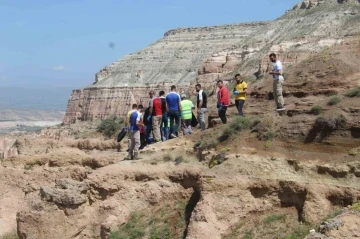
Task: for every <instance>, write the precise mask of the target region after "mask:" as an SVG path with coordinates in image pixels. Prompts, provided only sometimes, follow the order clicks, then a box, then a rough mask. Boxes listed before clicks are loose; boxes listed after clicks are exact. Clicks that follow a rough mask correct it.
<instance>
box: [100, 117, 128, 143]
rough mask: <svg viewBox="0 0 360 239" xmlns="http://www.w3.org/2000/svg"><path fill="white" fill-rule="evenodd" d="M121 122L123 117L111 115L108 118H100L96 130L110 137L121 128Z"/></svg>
mask: <svg viewBox="0 0 360 239" xmlns="http://www.w3.org/2000/svg"><path fill="white" fill-rule="evenodd" d="M123 123H124V119H123V118H118V117H116V116H115V115H113V116H110V117H109V118H108V119H105V120H102V121H101V123H100V124H99V125H98V127H97V131H98V132H100V133H102V134H103V135H105V136H107V137H109V138H110V137H112V136H114V134H115V133H116V132H117V131H118V130H119V129H120V128H121V126H122V124H123Z"/></svg>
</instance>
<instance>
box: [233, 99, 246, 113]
mask: <svg viewBox="0 0 360 239" xmlns="http://www.w3.org/2000/svg"><path fill="white" fill-rule="evenodd" d="M244 104H245V100H235V105H236V108H237V110H238V112H239V115H241V116H244V113H243V110H242V109H243V107H244Z"/></svg>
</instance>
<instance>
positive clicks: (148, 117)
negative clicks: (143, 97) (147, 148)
mask: <svg viewBox="0 0 360 239" xmlns="http://www.w3.org/2000/svg"><path fill="white" fill-rule="evenodd" d="M154 96H155V92H154V91H153V90H151V91H150V92H149V98H150V100H149V107H148V108H146V110H145V118H144V122H146V123H145V125H146V127H145V137H146V141H147V142H148V144H150V143H151V141H150V136H151V132H152V130H153V128H152V115H151V113H150V108H151V107H153V106H152V99H153V98H154ZM152 138H153V139H154V137H152Z"/></svg>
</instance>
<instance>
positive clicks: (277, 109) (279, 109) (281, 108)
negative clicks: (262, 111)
mask: <svg viewBox="0 0 360 239" xmlns="http://www.w3.org/2000/svg"><path fill="white" fill-rule="evenodd" d="M283 110H285V107H284V106H282V107H277V108H276V111H283Z"/></svg>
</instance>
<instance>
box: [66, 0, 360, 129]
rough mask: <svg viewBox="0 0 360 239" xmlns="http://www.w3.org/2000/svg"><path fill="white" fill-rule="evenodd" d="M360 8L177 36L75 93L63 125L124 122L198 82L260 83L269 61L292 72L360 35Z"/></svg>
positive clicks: (340, 7)
mask: <svg viewBox="0 0 360 239" xmlns="http://www.w3.org/2000/svg"><path fill="white" fill-rule="evenodd" d="M359 16H360V3H359V2H358V1H356V0H347V1H345V0H344V1H340V0H339V1H338V0H306V1H303V2H301V3H299V4H297V5H296V6H295V7H294V8H293V10H291V11H288V12H287V13H286V14H285V15H284V16H282V17H281V18H279V19H277V20H275V21H272V22H257V23H245V24H233V25H224V26H214V27H200V28H179V29H175V30H170V31H168V32H166V33H165V35H164V38H163V39H161V40H159V41H157V42H155V43H153V44H151V45H150V46H148V47H146V48H144V49H143V50H140V51H138V52H136V53H134V54H130V55H128V56H125V57H123V58H122V59H120V60H118V61H116V62H114V63H113V64H111V65H110V66H107V67H105V68H104V69H103V70H101V71H100V72H99V73H97V74H96V79H95V82H94V83H93V84H92V85H90V86H88V87H86V88H84V89H81V90H75V91H73V94H72V96H71V98H70V100H69V104H68V108H67V111H66V115H65V118H64V123H66V124H69V123H75V122H76V121H82V120H92V119H95V118H100V119H103V118H106V117H108V116H110V115H119V116H124V115H125V114H126V112H127V111H128V110H129V109H130V105H131V104H132V103H135V102H136V103H144V102H145V103H144V105H145V106H147V92H148V91H149V90H150V89H155V90H156V91H158V90H165V91H169V90H170V86H171V85H173V84H175V85H177V86H178V87H181V89H178V91H179V92H181V93H182V92H187V89H188V88H189V86H190V85H191V84H193V83H195V82H198V83H201V84H203V85H204V86H206V87H212V86H214V82H215V81H216V80H217V79H229V78H231V77H232V75H233V73H234V71H239V72H241V73H242V74H243V75H247V76H252V77H254V76H256V77H257V78H259V77H260V76H261V75H263V74H264V73H265V72H266V70H267V69H268V68H269V66H270V64H269V62H268V57H267V55H268V53H270V52H275V53H277V54H278V55H279V57H280V60H282V61H283V62H284V63H285V65H293V64H296V63H297V62H299V61H301V60H303V59H305V58H307V57H309V55H310V54H312V53H313V52H318V51H321V50H322V49H324V47H328V46H333V45H336V44H341V43H342V42H343V40H344V38H346V37H348V36H354V35H356V34H357V32H358V25H359V21H360V18H359Z"/></svg>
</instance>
